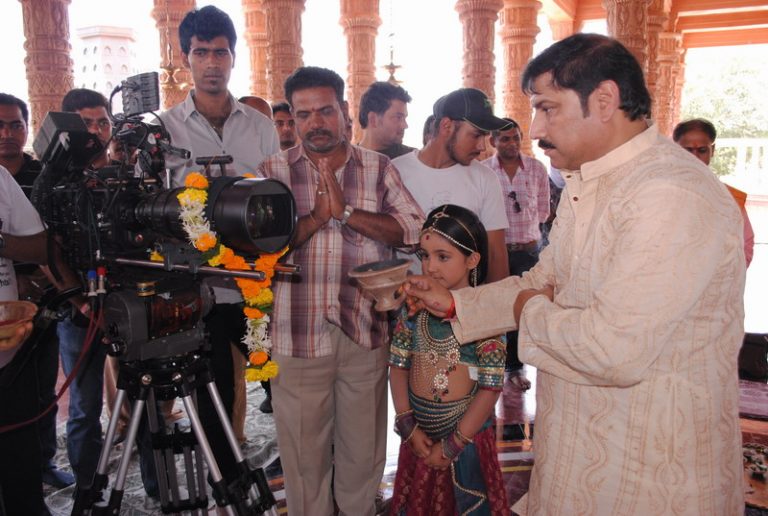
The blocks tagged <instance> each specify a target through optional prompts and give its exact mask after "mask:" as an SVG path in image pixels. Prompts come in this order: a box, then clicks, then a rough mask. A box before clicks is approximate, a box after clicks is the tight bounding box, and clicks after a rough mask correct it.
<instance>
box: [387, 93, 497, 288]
mask: <svg viewBox="0 0 768 516" xmlns="http://www.w3.org/2000/svg"><path fill="white" fill-rule="evenodd" d="M433 113H434V116H435V121H434V127H433V138H432V139H431V140H429V141H428V142H427V144H426V145H425V146H424V148H423V149H421V150H415V151H413V152H411V153H408V154H405V155H403V156H400V157H398V158H396V159H395V160H393V161H392V163H393V164H394V165H395V167H397V169H398V170H399V171H400V176H401V178H402V179H403V182H404V183H405V186H406V187H407V188H408V190H410V192H411V194H412V195H413V197H414V198H415V199H416V202H418V203H419V206H420V207H421V209H422V210H424V213H429V212H430V211H432V209H433V208H436V207H437V206H440V205H442V204H456V205H459V206H462V207H464V208H467V209H469V210H472V211H474V212H475V213H476V214H477V215H478V217H480V220H481V221H482V223H483V225H484V226H485V229H486V231H488V255H489V256H488V281H489V282H491V281H497V280H500V279H503V278H506V277H507V276H509V265H508V263H507V250H506V247H505V245H504V230H505V229H507V226H508V224H509V222H508V220H507V215H506V211H505V209H504V197H503V195H502V192H501V186H500V184H499V180H498V179H497V178H496V176H495V174H494V173H493V171H492V170H491V169H489V168H488V167H486V166H485V165H482V164H481V163H480V162H479V161H477V160H476V158H477V157H478V156H480V155H481V154H482V153H483V152H484V151H485V141H486V136H488V134H489V133H490V132H491V131H498V130H501V129H504V128H505V127H506V126H507V125H509V122H508V121H506V120H503V119H501V118H497V117H495V116H494V115H493V107H492V105H491V101H490V100H489V99H488V97H487V96H486V94H485V93H483V92H482V91H480V90H477V89H474V88H461V89H458V90H456V91H453V92H451V93H449V94H448V95H445V96H444V97H441V98H440V99H438V101H437V102H435V105H434V107H433Z"/></svg>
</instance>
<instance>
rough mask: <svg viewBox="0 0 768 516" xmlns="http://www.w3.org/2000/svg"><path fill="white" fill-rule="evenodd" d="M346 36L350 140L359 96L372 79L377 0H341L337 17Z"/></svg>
mask: <svg viewBox="0 0 768 516" xmlns="http://www.w3.org/2000/svg"><path fill="white" fill-rule="evenodd" d="M339 23H340V24H341V26H342V27H344V35H345V36H346V37H347V102H348V103H349V116H350V118H351V120H352V141H353V142H359V141H360V140H361V139H362V137H363V135H362V128H361V127H360V126H359V124H357V123H356V120H357V110H358V108H359V107H360V98H361V97H362V96H363V93H365V90H366V89H367V88H368V86H370V85H371V83H372V82H374V81H375V80H376V34H377V33H378V30H379V25H381V17H379V0H341V18H340V20H339Z"/></svg>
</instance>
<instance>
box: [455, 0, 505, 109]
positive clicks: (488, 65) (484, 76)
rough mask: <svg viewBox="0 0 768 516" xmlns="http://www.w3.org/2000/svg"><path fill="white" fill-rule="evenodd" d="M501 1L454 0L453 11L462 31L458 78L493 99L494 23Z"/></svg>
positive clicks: (502, 3) (465, 84)
mask: <svg viewBox="0 0 768 516" xmlns="http://www.w3.org/2000/svg"><path fill="white" fill-rule="evenodd" d="M503 6H504V2H503V1H502V0H457V2H456V11H458V13H459V20H461V25H462V27H463V29H464V55H463V56H462V57H463V60H464V66H463V67H462V69H461V79H462V83H463V84H464V87H466V88H477V89H478V90H482V91H483V92H485V94H486V95H488V98H490V99H491V100H493V98H494V96H495V92H494V90H495V83H496V67H495V66H494V65H493V61H494V54H493V44H494V40H495V35H496V32H495V28H494V24H495V23H496V20H497V19H498V17H499V10H500V9H501V8H502V7H503Z"/></svg>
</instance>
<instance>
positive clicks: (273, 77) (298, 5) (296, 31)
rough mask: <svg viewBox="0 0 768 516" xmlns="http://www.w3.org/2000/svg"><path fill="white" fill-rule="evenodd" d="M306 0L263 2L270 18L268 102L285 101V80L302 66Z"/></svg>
mask: <svg viewBox="0 0 768 516" xmlns="http://www.w3.org/2000/svg"><path fill="white" fill-rule="evenodd" d="M304 1H305V0H262V7H263V9H264V13H265V14H266V16H267V98H268V99H269V100H270V101H271V102H277V101H280V100H285V91H284V89H283V84H284V83H285V79H286V77H288V76H289V75H290V74H291V72H293V71H294V70H295V69H296V68H298V67H300V66H302V65H303V64H304V61H303V60H302V55H303V53H304V52H303V51H302V49H301V13H302V12H304Z"/></svg>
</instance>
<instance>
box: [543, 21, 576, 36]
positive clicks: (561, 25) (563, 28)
mask: <svg viewBox="0 0 768 516" xmlns="http://www.w3.org/2000/svg"><path fill="white" fill-rule="evenodd" d="M549 28H550V30H551V31H552V39H553V40H554V41H560V40H561V39H565V38H567V37H568V36H570V35H572V34H575V33H576V32H578V30H576V28H575V27H574V20H568V19H566V20H549Z"/></svg>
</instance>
